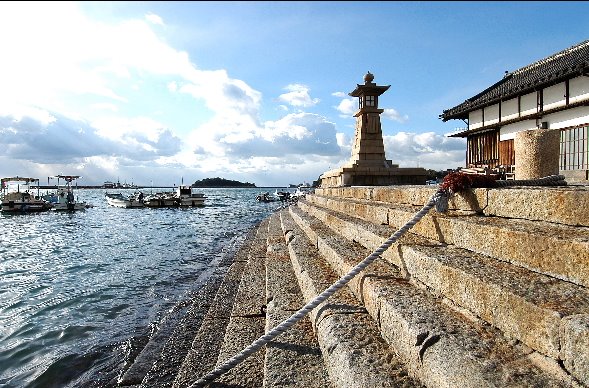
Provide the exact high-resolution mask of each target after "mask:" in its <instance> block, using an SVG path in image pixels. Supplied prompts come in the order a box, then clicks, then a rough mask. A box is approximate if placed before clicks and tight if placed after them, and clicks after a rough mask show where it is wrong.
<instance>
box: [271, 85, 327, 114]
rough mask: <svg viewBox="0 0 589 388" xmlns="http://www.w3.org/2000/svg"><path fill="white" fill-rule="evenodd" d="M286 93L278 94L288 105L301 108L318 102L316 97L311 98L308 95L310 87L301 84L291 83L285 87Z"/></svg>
mask: <svg viewBox="0 0 589 388" xmlns="http://www.w3.org/2000/svg"><path fill="white" fill-rule="evenodd" d="M285 89H286V90H288V91H289V92H288V93H284V94H281V95H280V96H278V99H279V100H280V101H284V102H286V103H287V104H289V105H292V106H295V107H301V108H308V107H311V106H314V105H317V104H318V103H319V99H318V98H311V96H310V95H309V91H310V89H309V88H308V87H307V86H305V85H301V84H291V85H288V86H286V87H285Z"/></svg>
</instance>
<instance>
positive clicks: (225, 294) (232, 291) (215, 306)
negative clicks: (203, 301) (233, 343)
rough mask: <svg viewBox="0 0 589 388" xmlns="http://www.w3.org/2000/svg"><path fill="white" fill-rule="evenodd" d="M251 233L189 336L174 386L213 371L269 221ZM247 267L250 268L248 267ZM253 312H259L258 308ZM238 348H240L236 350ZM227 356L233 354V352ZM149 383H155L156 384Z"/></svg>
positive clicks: (263, 243) (261, 252)
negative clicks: (243, 280)
mask: <svg viewBox="0 0 589 388" xmlns="http://www.w3.org/2000/svg"><path fill="white" fill-rule="evenodd" d="M250 233H255V237H253V238H249V239H248V241H249V244H247V245H246V244H244V246H242V248H241V249H240V250H239V251H238V252H237V254H236V256H235V259H234V261H233V263H232V264H231V266H230V267H229V270H228V271H227V274H226V275H225V277H224V278H223V282H222V284H221V286H220V287H219V289H218V291H217V293H216V295H215V299H214V300H213V302H212V304H211V306H210V308H209V309H208V311H207V314H206V316H205V317H204V319H203V322H202V324H201V326H200V329H199V330H198V332H197V334H196V336H195V337H194V338H193V339H192V345H191V349H190V350H189V352H188V354H187V356H186V358H185V360H184V362H183V364H182V366H181V368H180V370H179V372H178V374H177V376H176V377H175V380H174V383H173V387H174V388H185V387H189V386H190V385H192V384H193V383H194V382H195V381H197V380H198V379H199V378H201V377H203V376H204V375H206V374H207V373H209V372H210V371H212V370H213V369H214V368H215V367H216V365H217V360H218V357H219V353H220V351H221V348H222V347H223V346H224V340H225V336H226V332H227V330H228V325H229V322H230V319H231V316H232V311H233V305H234V302H235V299H236V295H237V292H238V289H239V287H240V284H241V280H242V277H243V274H244V270H245V269H246V266H247V264H248V263H249V262H250V259H251V258H259V257H262V256H263V255H264V252H265V249H266V239H267V234H268V220H267V219H266V220H264V221H262V222H261V223H260V225H259V226H258V227H257V228H254V229H252V231H251V232H250ZM248 269H251V267H250V268H248ZM241 298H244V296H241ZM256 313H259V311H258V312H256ZM262 328H263V326H262ZM248 345H249V344H248ZM239 351H241V349H239V350H237V351H235V353H238V352H239ZM230 356H233V354H231V355H230ZM152 386H158V384H154V385H152Z"/></svg>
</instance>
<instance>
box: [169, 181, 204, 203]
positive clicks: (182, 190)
mask: <svg viewBox="0 0 589 388" xmlns="http://www.w3.org/2000/svg"><path fill="white" fill-rule="evenodd" d="M175 197H176V199H177V201H178V204H179V206H203V205H204V204H205V199H206V197H205V195H204V194H202V193H195V192H193V191H192V186H187V185H180V186H178V188H177V189H176V193H175Z"/></svg>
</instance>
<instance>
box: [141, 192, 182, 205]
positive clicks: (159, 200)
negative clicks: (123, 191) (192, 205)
mask: <svg viewBox="0 0 589 388" xmlns="http://www.w3.org/2000/svg"><path fill="white" fill-rule="evenodd" d="M143 205H145V206H146V207H156V208H158V207H177V206H178V201H177V199H176V197H175V196H174V193H170V192H163V193H155V194H150V195H148V196H147V197H145V199H144V200H143Z"/></svg>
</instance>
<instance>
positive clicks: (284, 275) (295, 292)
mask: <svg viewBox="0 0 589 388" xmlns="http://www.w3.org/2000/svg"><path fill="white" fill-rule="evenodd" d="M267 246H268V248H267V253H266V300H267V303H268V305H267V309H266V332H268V331H270V330H271V329H273V328H274V327H276V326H278V325H279V324H280V323H282V322H283V321H285V320H286V319H288V318H289V317H290V316H291V315H292V314H294V313H295V312H297V311H298V310H299V309H300V308H301V306H303V305H304V303H303V297H302V295H301V291H300V289H299V286H298V283H297V279H296V277H295V274H294V272H293V267H292V264H291V262H290V256H289V253H288V248H287V247H286V242H285V239H284V234H283V232H282V228H281V224H280V215H279V213H274V214H273V215H272V216H271V217H270V223H269V227H268V244H267ZM276 386H281V387H317V388H323V387H325V388H328V387H331V384H330V382H329V377H328V375H327V369H326V367H325V364H324V363H323V357H322V355H321V349H320V348H319V344H318V343H317V339H316V338H315V335H314V333H313V328H312V326H311V321H310V320H309V318H308V317H305V318H303V319H302V320H301V321H299V322H297V323H296V324H294V325H293V326H291V327H290V328H289V329H288V330H287V331H286V332H284V333H283V334H281V335H279V336H278V337H276V338H275V339H274V340H272V341H270V342H269V343H268V344H266V359H265V368H264V387H276Z"/></svg>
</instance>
